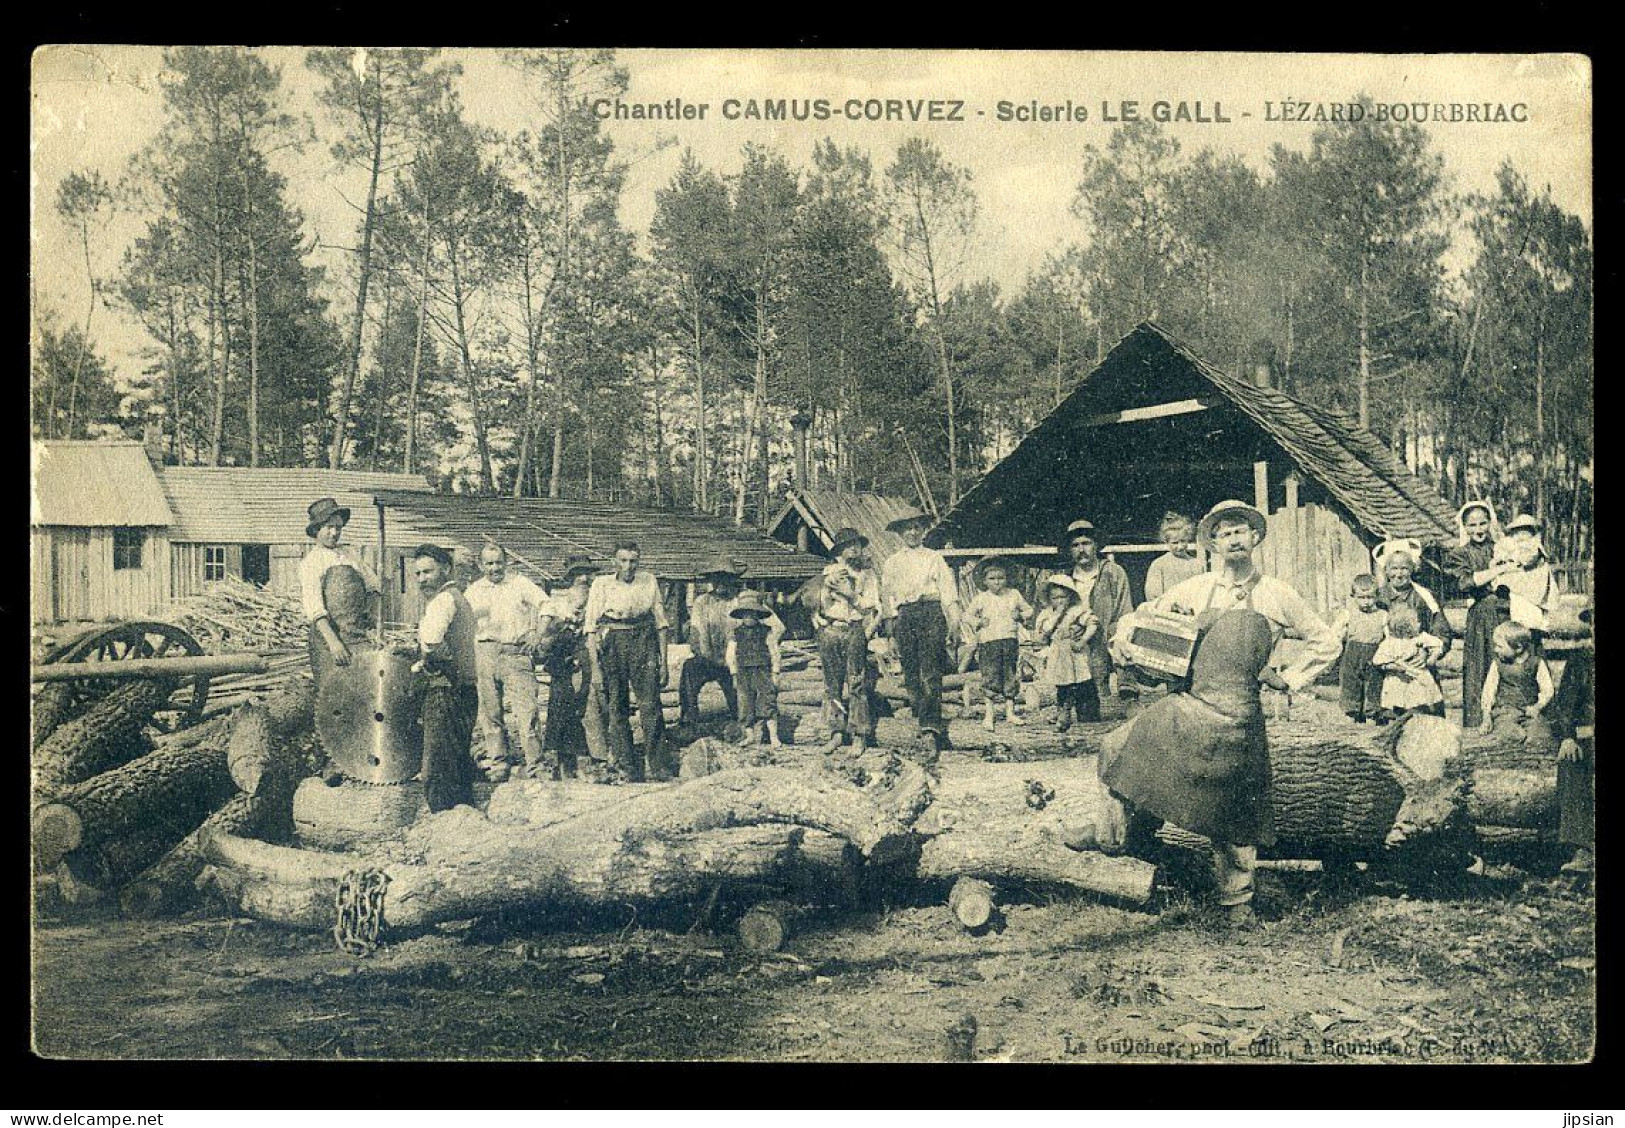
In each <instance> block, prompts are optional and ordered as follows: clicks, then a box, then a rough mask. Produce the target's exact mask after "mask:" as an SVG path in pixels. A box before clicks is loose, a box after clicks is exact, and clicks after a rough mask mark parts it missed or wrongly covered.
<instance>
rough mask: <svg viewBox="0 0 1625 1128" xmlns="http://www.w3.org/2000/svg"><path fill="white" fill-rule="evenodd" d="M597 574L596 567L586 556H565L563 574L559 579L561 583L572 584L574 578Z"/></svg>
mask: <svg viewBox="0 0 1625 1128" xmlns="http://www.w3.org/2000/svg"><path fill="white" fill-rule="evenodd" d="M597 574H598V565H596V564H594V563H593V562H592V558H591V557H588V556H566V557H565V558H564V572H563V575H562V576H561V577H560V580H561V582H563V583H567V584H569V583H574V582H575V578H576V577H577V576H581V575H589V576H595V575H597Z"/></svg>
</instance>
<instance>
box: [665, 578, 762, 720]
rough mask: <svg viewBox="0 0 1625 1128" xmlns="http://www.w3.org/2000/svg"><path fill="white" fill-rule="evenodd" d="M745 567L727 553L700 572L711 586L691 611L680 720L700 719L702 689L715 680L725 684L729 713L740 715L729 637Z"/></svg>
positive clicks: (679, 694)
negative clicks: (729, 650)
mask: <svg viewBox="0 0 1625 1128" xmlns="http://www.w3.org/2000/svg"><path fill="white" fill-rule="evenodd" d="M744 573H745V569H744V567H743V566H742V565H741V564H740V563H739V562H738V561H736V560H732V559H729V558H728V557H726V556H719V557H716V558H714V559H712V560H711V561H710V562H708V563H707V564H706V565H705V566H704V569H703V571H701V573H700V579H701V581H703V582H704V583H706V584H707V585H709V587H710V590H709V591H706V592H704V593H703V594H701V595H700V596H698V597H697V598H696V599H695V600H694V606H693V607H692V608H690V610H689V615H688V627H687V630H686V632H685V634H684V641H685V642H687V643H688V646H689V651H690V657H689V659H688V661H686V662H684V663H683V672H682V673H681V674H679V675H678V678H677V701H678V705H679V716H678V721H679V723H681V724H684V725H688V726H694V725H697V724H699V723H700V690H702V689H704V688H705V687H706V686H707V685H710V684H711V683H712V682H715V683H717V684H718V685H719V686H721V687H722V696H723V697H724V698H725V699H726V700H727V702H728V714H729V715H730V716H738V714H739V696H738V694H736V693H735V692H734V680H733V675H732V674H730V673H729V672H728V665H727V657H728V640H729V639H730V638H732V637H733V628H734V620H733V618H732V617H731V615H730V613H731V612H732V611H733V607H734V600H736V599H738V598H739V591H740V589H741V588H742V587H743V586H744V585H743V582H742V578H743V576H744Z"/></svg>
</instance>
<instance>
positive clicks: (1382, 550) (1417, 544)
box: [1371, 537, 1422, 572]
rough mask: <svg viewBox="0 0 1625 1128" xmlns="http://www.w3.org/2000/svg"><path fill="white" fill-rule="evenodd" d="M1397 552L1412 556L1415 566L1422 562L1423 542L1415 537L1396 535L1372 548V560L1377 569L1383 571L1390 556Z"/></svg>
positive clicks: (1412, 562)
mask: <svg viewBox="0 0 1625 1128" xmlns="http://www.w3.org/2000/svg"><path fill="white" fill-rule="evenodd" d="M1396 552H1403V553H1404V554H1405V555H1406V556H1409V557H1410V558H1411V564H1412V565H1413V566H1415V565H1419V564H1421V563H1422V542H1421V541H1419V540H1417V539H1416V538H1415V537H1395V538H1394V539H1393V540H1385V541H1383V542H1382V543H1381V544H1379V545H1378V546H1377V547H1376V548H1373V549H1372V550H1371V562H1372V563H1373V564H1375V565H1376V566H1377V571H1379V572H1381V571H1383V570H1384V569H1385V568H1386V567H1387V565H1388V558H1389V557H1390V556H1392V555H1393V554H1394V553H1396Z"/></svg>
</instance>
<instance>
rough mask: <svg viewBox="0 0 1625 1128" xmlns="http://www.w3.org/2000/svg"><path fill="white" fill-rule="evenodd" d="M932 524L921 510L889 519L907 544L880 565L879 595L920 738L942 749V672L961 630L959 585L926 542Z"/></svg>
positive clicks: (944, 727) (944, 735)
mask: <svg viewBox="0 0 1625 1128" xmlns="http://www.w3.org/2000/svg"><path fill="white" fill-rule="evenodd" d="M930 524H931V518H930V517H928V516H927V515H926V514H924V513H921V512H920V511H919V510H912V511H910V512H907V513H905V514H903V515H902V516H901V517H898V518H897V519H896V520H894V521H892V522H890V523H889V524H887V526H886V528H887V529H889V530H891V531H893V532H896V533H899V534H900V535H901V536H902V538H903V545H904V547H903V548H902V549H900V550H898V551H897V552H894V553H892V554H891V556H890V557H888V558H887V560H886V564H885V567H883V568H882V569H881V574H880V596H881V613H882V615H883V616H884V617H885V618H886V620H887V621H888V622H890V623H891V624H892V639H893V641H894V642H895V643H896V646H897V658H898V661H899V662H901V663H902V666H903V684H904V686H905V687H906V688H907V690H908V699H909V706H910V709H911V710H912V711H913V713H914V720H915V723H917V724H918V725H919V726H920V737H921V739H922V740H923V741H926V742H928V743H929V744H930V745H931V749H932V751H933V752H940V751H942V750H943V749H944V748H946V747H948V723H947V722H946V721H945V720H944V719H943V716H942V675H943V674H944V672H946V670H947V667H948V639H949V638H957V637H958V635H959V585H958V584H957V583H955V582H954V574H953V570H952V569H950V568H949V567H948V562H947V561H946V560H945V559H943V556H942V553H940V552H937V551H936V550H935V549H931V548H927V547H925V544H924V543H923V541H924V538H925V531H926V529H927V527H929V526H930Z"/></svg>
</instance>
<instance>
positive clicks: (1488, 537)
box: [1444, 501, 1512, 728]
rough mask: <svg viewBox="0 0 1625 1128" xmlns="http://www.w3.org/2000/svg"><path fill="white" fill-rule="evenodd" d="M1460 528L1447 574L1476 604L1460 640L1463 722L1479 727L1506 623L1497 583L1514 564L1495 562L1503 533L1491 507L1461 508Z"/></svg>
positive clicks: (1448, 556) (1470, 609)
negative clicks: (1496, 639) (1499, 632)
mask: <svg viewBox="0 0 1625 1128" xmlns="http://www.w3.org/2000/svg"><path fill="white" fill-rule="evenodd" d="M1456 528H1457V530H1458V532H1459V533H1460V541H1459V543H1458V544H1457V545H1456V547H1454V548H1452V549H1451V550H1450V551H1449V552H1447V553H1446V554H1445V558H1444V573H1445V575H1447V576H1449V577H1450V578H1451V580H1452V581H1454V583H1455V585H1456V593H1457V594H1458V595H1460V596H1463V597H1464V598H1467V599H1470V600H1472V604H1471V605H1470V606H1469V607H1468V608H1467V630H1466V633H1465V634H1464V635H1463V637H1462V640H1461V723H1462V725H1463V726H1464V727H1466V728H1474V727H1476V726H1477V725H1478V724H1479V722H1481V721H1482V720H1483V719H1484V713H1483V706H1482V701H1483V696H1484V679H1485V678H1486V677H1487V676H1488V675H1489V672H1490V665H1491V664H1492V663H1493V662H1494V661H1495V653H1494V644H1493V642H1492V641H1491V636H1492V635H1494V633H1495V628H1496V627H1498V626H1500V625H1501V624H1502V623H1504V622H1506V618H1507V600H1506V597H1505V596H1504V595H1502V594H1501V592H1500V591H1498V590H1497V589H1496V580H1498V579H1499V578H1500V577H1501V576H1502V575H1503V574H1505V573H1506V571H1507V570H1508V569H1510V568H1511V567H1512V564H1511V563H1510V562H1509V561H1502V562H1497V561H1496V559H1495V544H1496V542H1497V541H1499V540H1500V539H1501V531H1500V522H1498V521H1497V520H1496V519H1495V510H1494V508H1493V507H1492V506H1491V505H1490V503H1489V502H1487V501H1469V502H1468V503H1467V504H1466V505H1464V506H1462V507H1461V509H1460V510H1459V511H1458V512H1457V513H1456Z"/></svg>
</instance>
